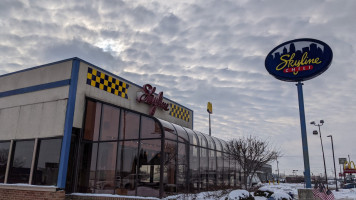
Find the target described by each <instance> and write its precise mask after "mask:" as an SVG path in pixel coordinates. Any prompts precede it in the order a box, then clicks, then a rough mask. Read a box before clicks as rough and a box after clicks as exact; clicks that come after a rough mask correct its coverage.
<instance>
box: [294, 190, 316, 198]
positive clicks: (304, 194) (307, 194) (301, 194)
mask: <svg viewBox="0 0 356 200" xmlns="http://www.w3.org/2000/svg"><path fill="white" fill-rule="evenodd" d="M298 199H299V200H315V198H314V195H313V189H298Z"/></svg>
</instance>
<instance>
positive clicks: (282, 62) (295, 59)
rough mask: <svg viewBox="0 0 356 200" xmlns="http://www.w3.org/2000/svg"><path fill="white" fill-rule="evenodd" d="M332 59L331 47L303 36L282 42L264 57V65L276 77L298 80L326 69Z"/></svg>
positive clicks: (285, 79)
mask: <svg viewBox="0 0 356 200" xmlns="http://www.w3.org/2000/svg"><path fill="white" fill-rule="evenodd" d="M332 59H333V52H332V50H331V48H330V47H329V46H328V45H327V44H325V43H324V42H322V41H319V40H315V39H309V38H303V39H296V40H291V41H288V42H284V43H283V44H280V45H278V46H277V47H275V48H274V49H273V50H272V51H271V52H269V54H268V55H267V57H266V60H265V67H266V69H267V71H268V72H269V73H270V74H271V75H272V76H274V77H275V78H276V79H279V80H282V81H290V82H293V81H295V82H298V81H306V80H309V79H312V78H314V77H316V76H318V75H320V74H321V73H323V72H324V71H325V70H327V69H328V68H329V66H330V64H331V60H332Z"/></svg>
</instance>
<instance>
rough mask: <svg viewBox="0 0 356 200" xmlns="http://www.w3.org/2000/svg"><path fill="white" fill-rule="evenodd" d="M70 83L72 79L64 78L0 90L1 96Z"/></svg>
mask: <svg viewBox="0 0 356 200" xmlns="http://www.w3.org/2000/svg"><path fill="white" fill-rule="evenodd" d="M69 84H70V79H67V80H62V81H56V82H51V83H45V84H40V85H34V86H30V87H25V88H19V89H15V90H9V91H5V92H0V98H1V97H7V96H12V95H17V94H24V93H29V92H36V91H40V90H46V89H52V88H57V87H62V86H66V85H69Z"/></svg>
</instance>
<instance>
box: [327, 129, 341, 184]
mask: <svg viewBox="0 0 356 200" xmlns="http://www.w3.org/2000/svg"><path fill="white" fill-rule="evenodd" d="M326 137H329V138H331V147H332V150H333V161H334V172H335V183H336V191H339V189H337V179H336V166H335V154H334V141H333V136H332V135H328V136H326Z"/></svg>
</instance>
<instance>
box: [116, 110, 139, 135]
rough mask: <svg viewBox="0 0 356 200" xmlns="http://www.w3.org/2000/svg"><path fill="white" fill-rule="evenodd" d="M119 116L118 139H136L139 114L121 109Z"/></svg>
mask: <svg viewBox="0 0 356 200" xmlns="http://www.w3.org/2000/svg"><path fill="white" fill-rule="evenodd" d="M122 113H123V114H122V116H121V128H120V140H129V139H138V134H139V131H140V129H139V128H140V115H138V114H136V113H133V112H129V111H123V112H122Z"/></svg>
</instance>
